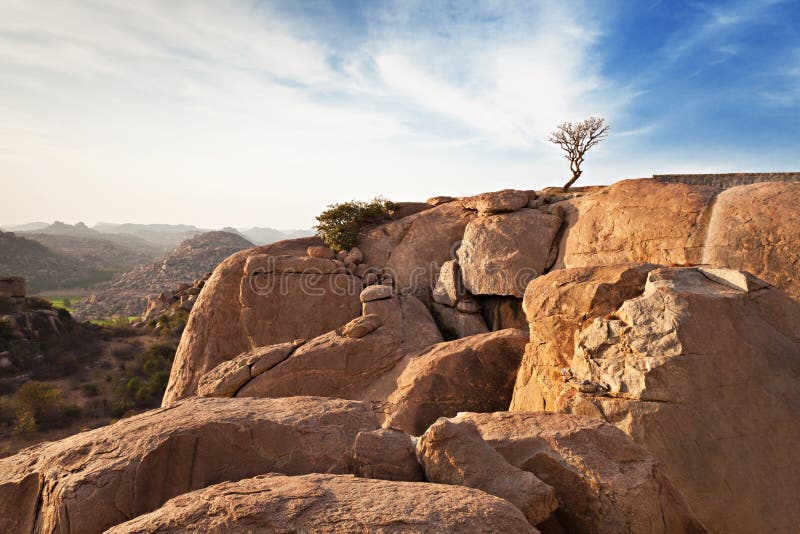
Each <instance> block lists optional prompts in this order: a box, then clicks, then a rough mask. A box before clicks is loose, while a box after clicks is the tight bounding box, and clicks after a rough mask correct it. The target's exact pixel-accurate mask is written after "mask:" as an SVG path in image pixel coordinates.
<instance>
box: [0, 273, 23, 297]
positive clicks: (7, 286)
mask: <svg viewBox="0 0 800 534" xmlns="http://www.w3.org/2000/svg"><path fill="white" fill-rule="evenodd" d="M24 296H25V278H23V277H21V276H3V277H0V297H10V298H22V297H24Z"/></svg>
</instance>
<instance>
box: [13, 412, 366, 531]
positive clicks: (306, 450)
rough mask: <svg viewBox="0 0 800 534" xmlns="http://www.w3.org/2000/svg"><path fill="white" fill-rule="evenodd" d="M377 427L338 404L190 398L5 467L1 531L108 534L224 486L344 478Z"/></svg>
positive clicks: (37, 450) (38, 449)
mask: <svg viewBox="0 0 800 534" xmlns="http://www.w3.org/2000/svg"><path fill="white" fill-rule="evenodd" d="M376 427H377V422H376V420H375V417H374V415H373V413H372V412H371V411H370V409H369V408H368V407H367V406H366V405H364V404H362V403H359V402H354V401H346V400H341V399H320V398H313V397H293V398H290V399H201V398H194V399H189V400H186V401H182V402H180V403H177V404H175V405H174V406H172V407H170V408H162V409H159V410H153V411H150V412H146V413H144V414H141V415H137V416H134V417H131V418H128V419H123V420H121V421H119V422H117V423H115V424H114V425H111V426H108V427H103V428H99V429H97V430H92V431H89V432H83V433H81V434H76V435H74V436H72V437H69V438H66V439H63V440H61V441H57V442H52V443H43V444H40V445H37V446H34V447H31V448H29V449H25V450H24V451H22V452H20V453H18V454H16V455H14V456H11V457H8V458H4V459H2V460H0V512H2V513H0V531H2V532H32V531H34V530H35V531H37V532H56V531H57V532H64V533H79V532H80V533H91V532H102V531H104V530H105V529H107V528H109V527H111V526H113V525H116V524H118V523H122V522H124V521H127V520H128V519H131V518H133V517H135V516H137V515H139V514H143V513H146V512H149V511H151V510H154V509H156V508H158V507H159V506H161V505H162V504H163V503H164V502H165V501H167V500H168V499H170V498H172V497H174V496H176V495H180V494H182V493H186V492H189V491H192V490H195V489H199V488H202V487H205V486H208V485H211V484H216V483H219V482H222V481H226V480H239V479H242V478H246V477H251V476H255V475H258V474H262V473H268V472H278V473H285V474H290V475H296V474H304V473H312V472H331V473H344V472H347V469H348V461H347V458H348V457H349V456H352V449H353V443H354V441H355V438H356V436H357V434H358V433H359V432H361V431H364V430H373V429H375V428H376Z"/></svg>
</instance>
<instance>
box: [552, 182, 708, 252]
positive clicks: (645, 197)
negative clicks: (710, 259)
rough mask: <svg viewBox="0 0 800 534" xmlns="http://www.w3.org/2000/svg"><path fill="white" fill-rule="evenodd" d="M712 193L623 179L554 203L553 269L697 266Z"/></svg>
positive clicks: (705, 188) (690, 186) (702, 189)
mask: <svg viewBox="0 0 800 534" xmlns="http://www.w3.org/2000/svg"><path fill="white" fill-rule="evenodd" d="M717 192H718V189H716V188H714V187H710V186H696V185H687V184H680V183H663V182H657V181H656V180H651V179H641V180H624V181H621V182H617V183H615V184H614V185H611V186H609V187H607V188H604V189H601V190H600V191H595V192H592V193H589V194H586V195H583V196H580V197H578V198H574V199H571V200H565V201H563V202H559V203H557V204H556V206H560V207H562V208H563V209H564V210H565V223H566V224H565V228H564V235H563V237H562V239H561V250H560V253H559V259H558V260H557V261H556V264H555V266H554V268H564V267H590V266H597V265H615V264H619V263H657V264H662V265H672V264H680V265H683V264H686V263H690V264H694V263H699V262H700V261H701V258H702V254H703V240H704V236H705V230H706V223H707V221H708V218H709V216H710V210H709V207H710V205H711V202H712V200H713V199H714V197H715V195H716V194H717Z"/></svg>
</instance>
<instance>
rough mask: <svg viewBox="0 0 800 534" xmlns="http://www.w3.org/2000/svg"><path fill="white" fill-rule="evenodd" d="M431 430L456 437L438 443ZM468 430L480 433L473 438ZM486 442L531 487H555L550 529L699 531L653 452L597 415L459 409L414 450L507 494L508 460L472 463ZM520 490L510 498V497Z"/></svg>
mask: <svg viewBox="0 0 800 534" xmlns="http://www.w3.org/2000/svg"><path fill="white" fill-rule="evenodd" d="M438 435H443V437H444V438H448V437H456V438H457V439H456V440H455V441H450V440H447V439H445V440H444V441H441V442H440V441H438V440H437V436H438ZM475 436H480V437H481V438H482V439H481V440H480V441H477V440H476V439H475ZM481 441H482V442H483V443H481ZM487 445H488V447H489V448H491V449H493V450H494V451H496V453H497V456H498V457H499V458H501V459H504V461H505V462H507V463H508V464H509V466H510V467H511V468H514V469H517V471H516V472H517V473H518V472H519V471H521V472H523V473H528V474H531V475H533V477H534V478H535V479H536V480H539V481H540V482H539V483H538V484H541V485H538V486H537V487H539V488H547V487H551V488H554V489H555V496H556V497H557V499H558V509H557V510H556V512H555V514H554V518H551V521H549V522H548V523H549V524H550V527H551V528H553V527H555V525H558V526H559V527H561V531H564V532H597V533H617V532H674V533H685V532H686V533H688V532H704V529H703V527H702V526H701V525H700V524H699V523H698V522H697V521H696V520H695V519H694V517H693V515H692V513H691V511H690V510H689V508H688V506H687V505H686V503H685V501H684V500H683V498H682V496H681V494H680V493H679V492H678V491H677V490H676V489H675V488H674V487H673V485H672V484H671V483H670V481H669V480H668V479H667V477H666V476H665V475H664V474H663V471H662V469H661V467H660V466H659V464H658V462H657V461H656V460H655V459H654V458H653V456H652V455H651V454H650V453H649V452H647V451H646V450H645V449H644V448H642V447H640V446H637V445H636V444H634V443H633V441H632V440H631V439H630V438H629V437H628V436H626V435H625V434H624V433H623V432H621V431H619V430H618V429H616V428H614V427H613V426H611V425H609V424H605V423H603V422H602V421H600V420H598V419H592V418H588V417H581V416H576V415H569V414H549V413H520V414H514V413H508V412H499V413H481V414H478V413H463V414H459V415H458V416H457V417H455V418H454V419H450V420H447V421H445V420H440V421H439V422H437V423H436V424H435V425H433V426H432V427H431V428H430V429H429V430H428V432H427V433H426V434H425V435H424V436H422V438H420V441H419V444H418V446H417V451H418V454H420V455H421V456H422V457H423V458H424V459H425V461H424V462H423V465H425V466H426V474H427V473H428V466H429V465H430V464H431V460H432V459H433V458H434V456H433V455H438V456H439V457H440V458H442V460H441V461H440V462H438V465H437V467H438V468H439V469H440V470H445V471H449V472H450V476H452V477H458V476H459V474H458V472H459V471H463V470H467V471H468V473H467V476H469V477H471V478H473V479H475V478H477V479H478V480H479V481H480V482H481V483H482V484H485V485H486V488H487V491H489V489H488V488H491V487H497V486H499V487H500V488H502V489H503V491H508V492H512V495H513V494H514V492H516V491H519V489H520V487H519V486H516V485H511V487H509V488H507V489H506V484H507V479H506V476H507V473H508V472H509V467H504V466H502V464H501V465H497V464H499V463H500V461H499V460H498V459H497V458H495V459H494V460H493V461H492V465H495V467H494V468H489V467H488V465H486V466H484V467H482V466H481V465H475V464H476V463H480V462H476V460H477V459H478V458H483V457H486V456H488V454H487V452H486V450H485V449H486V446H487ZM437 449H438V450H437ZM449 451H452V452H449ZM429 457H430V458H431V460H428V459H427V458H429ZM448 464H449V465H448ZM429 476H430V475H429ZM516 476H517V477H518V476H519V475H518V474H517V475H516ZM493 477H494V480H493V479H492V478H493ZM526 494H527V495H531V494H530V493H526ZM526 494H523V495H518V496H515V497H513V499H514V500H512V502H515V500H516V499H519V498H525V496H526ZM539 494H540V495H541V491H540V493H539ZM545 502H550V501H545ZM545 509H546V508H545ZM543 510H544V509H543ZM539 517H541V516H539Z"/></svg>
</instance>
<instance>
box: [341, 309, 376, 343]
mask: <svg viewBox="0 0 800 534" xmlns="http://www.w3.org/2000/svg"><path fill="white" fill-rule="evenodd" d="M380 326H383V319H381V317H380V316H379V315H375V314H371V315H362V316H361V317H356V318H355V319H353V320H352V321H350V322H349V323H347V324H346V325H344V326H343V327H342V328H341V329H340V334H341V335H342V336H344V337H349V338H352V339H358V338H362V337H364V336H366V335H367V334H369V333H370V332H372V331H373V330H375V329H376V328H378V327H380Z"/></svg>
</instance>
